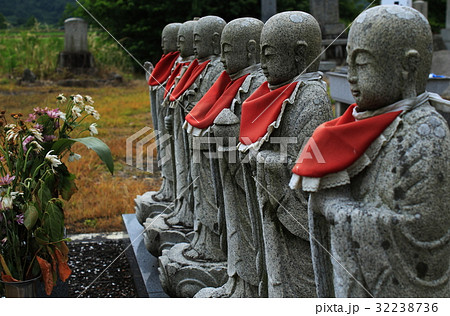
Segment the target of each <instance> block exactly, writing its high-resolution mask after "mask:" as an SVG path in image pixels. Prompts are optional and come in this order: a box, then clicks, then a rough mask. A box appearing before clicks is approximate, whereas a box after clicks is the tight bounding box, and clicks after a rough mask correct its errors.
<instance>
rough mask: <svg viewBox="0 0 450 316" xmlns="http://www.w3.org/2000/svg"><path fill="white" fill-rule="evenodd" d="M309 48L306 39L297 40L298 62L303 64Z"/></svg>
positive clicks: (296, 53) (296, 60)
mask: <svg viewBox="0 0 450 316" xmlns="http://www.w3.org/2000/svg"><path fill="white" fill-rule="evenodd" d="M307 49H308V44H307V43H306V42H305V41H297V43H295V48H294V53H295V62H296V63H297V64H303V63H304V62H305V59H306V50H307Z"/></svg>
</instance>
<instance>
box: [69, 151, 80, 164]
mask: <svg viewBox="0 0 450 316" xmlns="http://www.w3.org/2000/svg"><path fill="white" fill-rule="evenodd" d="M80 159H81V155H78V154H76V153H70V155H69V162H74V161H75V160H80Z"/></svg>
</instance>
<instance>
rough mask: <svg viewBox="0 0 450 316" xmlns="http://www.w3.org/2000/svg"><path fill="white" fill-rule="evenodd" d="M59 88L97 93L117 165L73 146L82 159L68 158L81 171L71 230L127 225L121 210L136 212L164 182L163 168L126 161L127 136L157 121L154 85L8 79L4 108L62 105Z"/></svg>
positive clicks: (102, 132)
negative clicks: (110, 166)
mask: <svg viewBox="0 0 450 316" xmlns="http://www.w3.org/2000/svg"><path fill="white" fill-rule="evenodd" d="M59 93H64V94H65V95H66V96H69V95H72V94H81V95H90V96H91V97H92V98H93V99H94V101H95V104H94V105H95V107H96V109H97V110H98V111H99V112H100V115H101V119H100V120H99V121H98V122H97V124H98V130H99V135H98V137H99V138H100V139H102V140H103V141H105V142H106V143H107V144H108V145H109V147H110V148H111V151H112V154H113V157H114V161H115V169H116V171H115V175H114V176H111V175H110V174H109V172H108V171H107V170H106V167H104V166H103V164H102V163H101V161H100V160H99V158H98V157H97V155H96V154H95V153H94V152H93V151H91V150H87V149H86V148H85V147H84V146H82V145H75V146H74V147H73V149H74V152H76V153H78V154H80V155H81V156H82V159H81V160H79V161H76V162H66V164H67V166H68V168H69V170H70V171H71V172H72V173H74V174H75V175H76V176H77V180H76V184H77V186H78V189H79V190H78V192H77V193H76V194H75V195H74V196H73V197H72V199H71V200H70V201H69V202H68V203H67V204H66V208H65V215H66V227H67V230H68V233H80V232H102V231H119V230H122V229H123V226H122V219H121V214H122V213H133V212H134V201H133V199H134V198H135V197H136V195H138V194H143V193H145V192H147V191H150V190H155V189H158V188H159V186H160V180H159V175H158V174H155V175H152V174H149V173H146V172H143V171H139V170H137V169H135V168H133V167H130V166H127V164H126V162H125V153H126V147H125V142H126V139H127V137H129V136H131V135H133V134H134V133H135V132H137V131H139V130H140V129H141V128H143V127H145V126H150V127H151V117H150V110H149V98H148V86H147V84H146V83H145V81H144V80H134V81H130V82H129V83H127V84H125V85H122V86H117V87H112V86H108V87H102V88H63V87H58V86H40V87H39V86H36V87H23V86H17V85H15V84H13V83H6V84H5V83H3V84H0V109H5V110H7V112H8V113H14V112H22V113H24V114H25V113H28V112H30V111H31V110H32V109H33V107H36V106H40V107H44V106H49V107H56V102H55V101H56V96H57V95H58V94H59Z"/></svg>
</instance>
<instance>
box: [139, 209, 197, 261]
mask: <svg viewBox="0 0 450 316" xmlns="http://www.w3.org/2000/svg"><path fill="white" fill-rule="evenodd" d="M169 220H170V215H164V214H159V215H156V216H155V217H150V218H147V220H146V222H145V223H144V227H145V234H144V243H145V247H146V248H147V250H148V251H149V252H150V253H151V254H152V255H153V256H155V257H159V256H161V254H162V253H163V250H168V249H170V248H172V247H173V246H174V245H175V244H178V243H183V242H184V243H190V242H191V241H192V238H193V236H194V232H193V230H192V228H186V227H184V226H181V225H170V224H169V223H168V222H169Z"/></svg>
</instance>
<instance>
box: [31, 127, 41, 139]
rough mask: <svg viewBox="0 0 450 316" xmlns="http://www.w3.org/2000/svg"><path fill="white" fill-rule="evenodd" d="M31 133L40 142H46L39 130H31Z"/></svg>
mask: <svg viewBox="0 0 450 316" xmlns="http://www.w3.org/2000/svg"><path fill="white" fill-rule="evenodd" d="M30 132H31V133H33V136H34V137H35V138H36V139H37V140H38V141H40V142H43V141H44V138H43V137H42V134H41V132H39V131H38V130H37V129H35V128H30Z"/></svg>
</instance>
